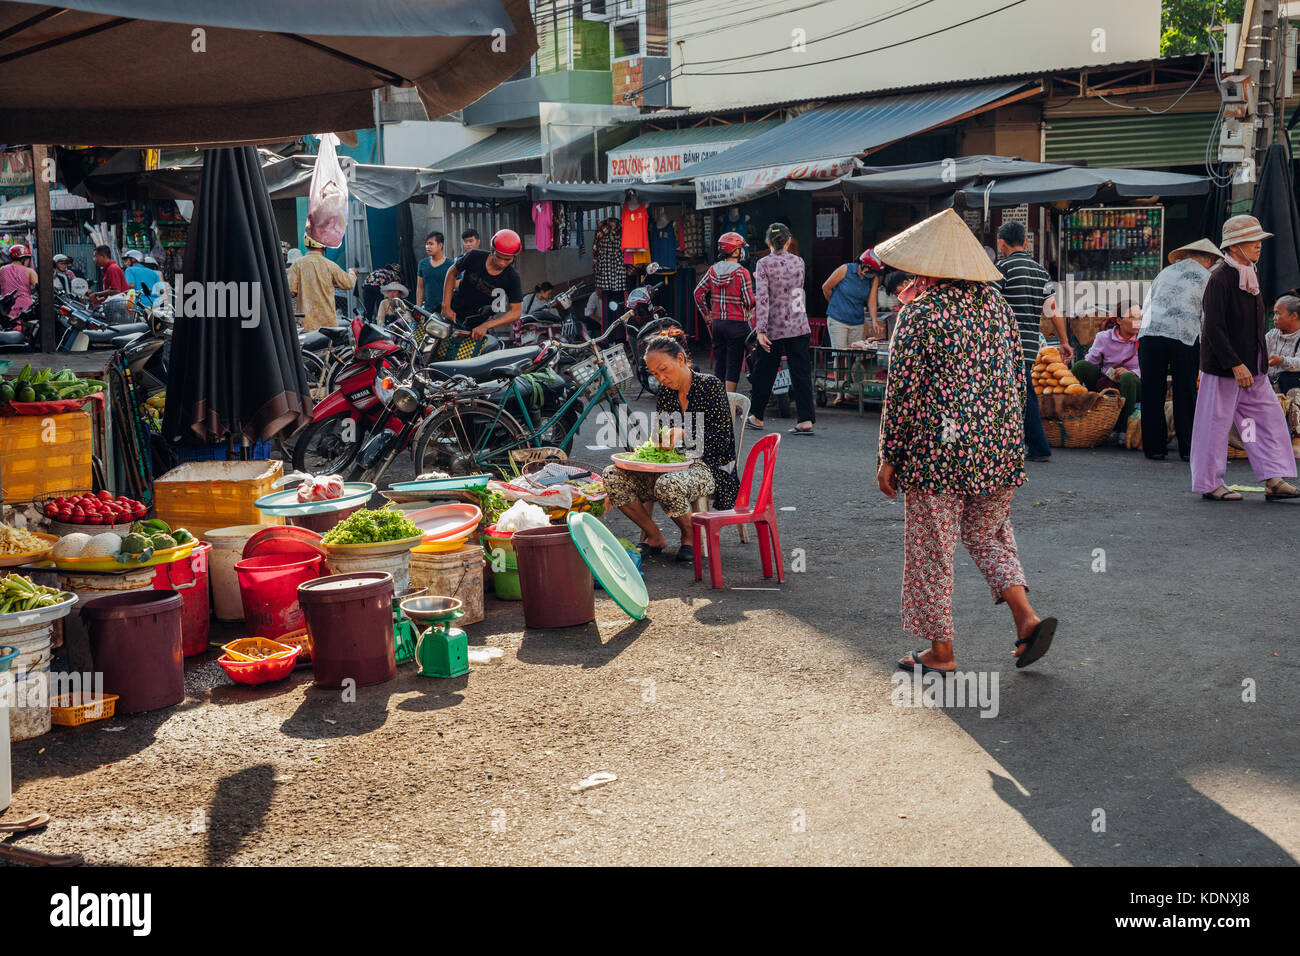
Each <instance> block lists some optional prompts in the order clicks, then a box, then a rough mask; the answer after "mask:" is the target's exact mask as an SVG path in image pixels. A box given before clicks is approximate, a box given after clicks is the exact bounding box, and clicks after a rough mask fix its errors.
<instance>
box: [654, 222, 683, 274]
mask: <svg viewBox="0 0 1300 956" xmlns="http://www.w3.org/2000/svg"><path fill="white" fill-rule="evenodd" d="M650 258H651V259H652V260H654V261H655V262H657V263H659V270H660V271H661V272H675V271H676V270H677V228H676V223H674V222H673V221H672V220H671V219H669V220H668V225H666V226H660V225H659V224H658V223H655V224H654V225H653V226H651V227H650Z"/></svg>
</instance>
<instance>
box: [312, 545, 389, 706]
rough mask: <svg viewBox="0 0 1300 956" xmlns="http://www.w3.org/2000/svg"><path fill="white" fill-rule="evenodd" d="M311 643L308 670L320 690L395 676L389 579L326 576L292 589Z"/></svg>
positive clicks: (378, 574)
mask: <svg viewBox="0 0 1300 956" xmlns="http://www.w3.org/2000/svg"><path fill="white" fill-rule="evenodd" d="M298 604H299V606H301V607H302V613H303V616H304V617H305V618H306V620H307V634H308V636H309V637H310V638H311V667H312V675H313V676H314V678H315V680H316V683H317V684H319V685H320V686H322V687H342V686H343V682H344V681H346V680H353V681H355V682H356V686H358V687H365V686H366V685H368V684H382V683H383V682H384V681H389V680H392V679H393V678H394V677H396V676H397V657H396V654H395V648H394V646H393V643H394V642H393V576H392V575H391V574H389V573H388V572H387V571H360V572H357V573H354V574H331V575H329V576H328V577H323V578H317V579H316V580H314V581H308V582H306V583H305V584H300V585H299V586H298Z"/></svg>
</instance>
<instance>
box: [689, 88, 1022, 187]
mask: <svg viewBox="0 0 1300 956" xmlns="http://www.w3.org/2000/svg"><path fill="white" fill-rule="evenodd" d="M1024 86H1025V83H1024V81H1023V80H1014V81H1011V82H1007V83H992V84H985V85H983V86H970V87H959V88H957V89H940V90H931V91H929V92H925V93H904V94H901V95H898V96H880V97H873V98H872V99H868V100H860V101H855V102H848V103H840V104H836V105H833V106H822V107H818V108H817V109H815V110H810V111H809V112H807V113H804V114H802V115H800V116H796V117H795V118H794V119H792V120H790V121H789V122H787V123H782V124H780V125H779V126H777V127H775V128H773V129H771V130H769V131H768V132H766V133H763V134H761V135H759V136H756V137H754V138H753V139H751V140H748V141H747V142H744V143H741V144H740V145H739V146H733V147H732V148H731V149H729V150H727V151H726V152H723V153H720V154H718V155H717V156H713V157H711V158H709V159H706V160H704V161H703V162H700V163H695V164H693V165H692V166H691V168H690V173H689V175H688V176H686V177H677V178H690V179H696V178H698V177H700V176H716V175H720V174H725V173H732V172H737V171H739V170H744V169H760V168H764V167H768V166H784V165H786V164H788V163H808V162H816V161H818V160H829V159H840V158H845V157H850V156H857V155H858V154H860V153H864V152H866V151H867V150H869V149H873V148H875V147H877V146H884V145H885V144H887V143H893V142H896V141H898V140H900V139H903V138H904V137H907V136H911V135H914V134H916V133H921V132H924V131H925V130H928V129H933V128H934V127H936V126H942V125H943V124H944V123H947V122H949V121H951V120H953V119H955V118H956V117H958V116H963V115H965V114H967V113H969V112H971V111H973V110H978V109H981V108H982V107H985V106H988V105H989V104H990V103H993V102H996V101H997V100H1000V99H1002V98H1003V97H1006V96H1008V95H1010V94H1011V93H1014V92H1016V91H1017V90H1020V89H1023V88H1024Z"/></svg>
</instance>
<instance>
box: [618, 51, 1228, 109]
mask: <svg viewBox="0 0 1300 956" xmlns="http://www.w3.org/2000/svg"><path fill="white" fill-rule="evenodd" d="M1203 58H1204V54H1200V53H1188V54H1183V55H1181V56H1158V57H1153V58H1152V59H1149V60H1125V61H1123V62H1121V63H1085V64H1082V65H1079V66H1058V67H1052V68H1051V69H1043V70H1028V71H1025V72H1023V73H1002V74H999V75H997V76H984V77H978V78H972V79H970V80H947V81H945V82H942V83H918V84H914V85H912V86H882V87H877V88H875V89H870V90H856V91H854V92H851V93H840V94H837V95H835V96H819V97H808V96H804V97H800V98H799V99H793V100H774V101H772V102H768V103H750V104H746V105H744V106H723V107H715V108H713V109H699V110H696V109H682V110H662V111H660V112H656V113H643V114H642V115H641V116H640V117H638V118H637V119H635V120H628V121H627V122H631V123H649V122H655V121H657V120H670V119H690V118H691V117H697V116H725V115H727V114H729V113H746V112H751V111H754V110H775V109H781V108H782V107H787V106H796V105H799V104H802V103H809V102H815V103H835V102H841V101H843V100H850V99H860V98H862V97H864V96H885V95H890V94H894V93H913V92H921V91H924V90H939V89H955V88H959V87H963V86H974V85H978V84H984V83H1000V82H1003V81H1006V80H1016V79H1020V80H1026V81H1028V80H1034V79H1037V78H1039V77H1042V76H1055V75H1059V74H1063V73H1078V72H1080V71H1082V70H1094V71H1102V70H1127V69H1140V68H1141V67H1145V66H1154V67H1156V68H1157V69H1160V68H1166V69H1169V68H1175V67H1179V66H1191V67H1193V68H1198V69H1199V67H1200V63H1201V60H1202V59H1203ZM1205 81H1206V82H1210V79H1209V74H1208V73H1207V74H1206V77H1205Z"/></svg>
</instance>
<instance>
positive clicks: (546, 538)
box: [511, 524, 596, 627]
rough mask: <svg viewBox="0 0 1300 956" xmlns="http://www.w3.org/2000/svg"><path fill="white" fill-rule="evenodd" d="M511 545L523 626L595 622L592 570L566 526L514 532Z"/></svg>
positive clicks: (551, 625)
mask: <svg viewBox="0 0 1300 956" xmlns="http://www.w3.org/2000/svg"><path fill="white" fill-rule="evenodd" d="M511 543H512V544H513V545H514V549H515V561H516V563H517V564H518V565H519V591H520V595H521V596H522V598H523V602H524V626H525V627H575V626H577V625H579V624H586V623H587V622H588V621H594V620H595V619H596V592H595V584H594V583H593V581H592V577H591V569H590V568H589V567H587V563H586V562H585V561H583V560H582V555H580V554H579V553H578V546H577V545H575V544H574V543H573V538H572V536H570V534H569V529H568V527H567V526H566V525H562V524H558V525H550V526H548V527H545V528H531V529H529V530H528V531H516V532H515V533H514V535H513V536H512V538H511Z"/></svg>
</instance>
